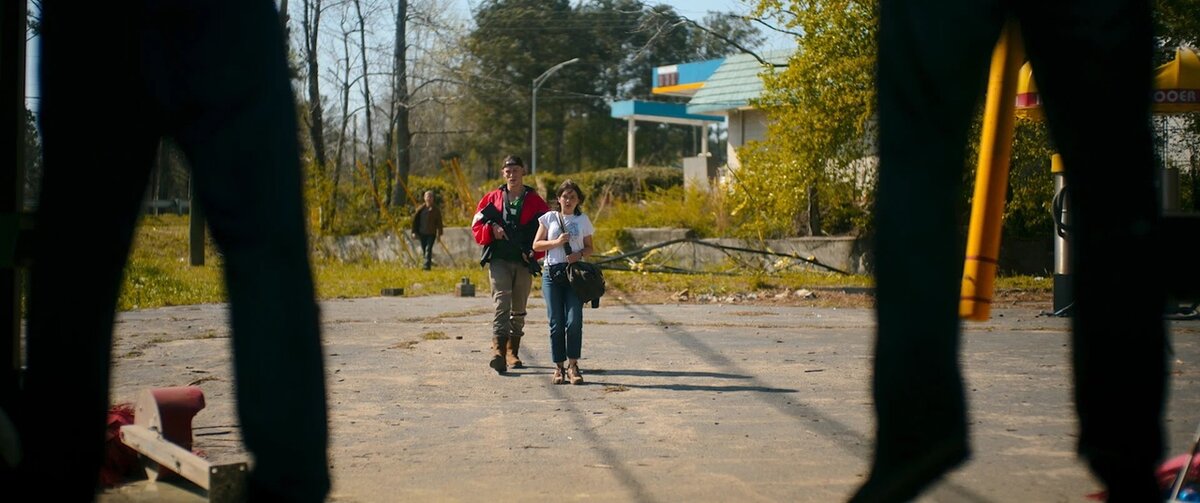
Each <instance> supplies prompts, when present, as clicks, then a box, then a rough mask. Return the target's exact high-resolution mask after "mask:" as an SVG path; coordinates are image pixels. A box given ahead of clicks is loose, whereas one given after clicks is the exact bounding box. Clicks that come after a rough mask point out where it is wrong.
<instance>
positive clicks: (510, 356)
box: [504, 335, 525, 369]
mask: <svg viewBox="0 0 1200 503" xmlns="http://www.w3.org/2000/svg"><path fill="white" fill-rule="evenodd" d="M519 349H521V338H520V337H515V336H511V335H510V336H508V352H507V353H506V354H505V355H504V358H505V360H506V361H507V362H508V366H509V367H512V368H514V369H523V368H525V363H523V362H522V361H521V357H520V356H518V355H517V350H519Z"/></svg>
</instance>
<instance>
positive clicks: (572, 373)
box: [567, 362, 583, 384]
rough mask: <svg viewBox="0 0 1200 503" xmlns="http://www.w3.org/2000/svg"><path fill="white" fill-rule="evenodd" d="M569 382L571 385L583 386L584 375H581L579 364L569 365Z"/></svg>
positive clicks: (572, 363)
mask: <svg viewBox="0 0 1200 503" xmlns="http://www.w3.org/2000/svg"><path fill="white" fill-rule="evenodd" d="M567 380H569V381H571V384H583V374H580V373H579V364H578V363H576V362H571V363H569V364H567Z"/></svg>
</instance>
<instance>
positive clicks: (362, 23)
mask: <svg viewBox="0 0 1200 503" xmlns="http://www.w3.org/2000/svg"><path fill="white" fill-rule="evenodd" d="M354 11H355V13H356V14H357V15H358V36H359V46H358V49H359V51H360V54H361V57H362V85H361V86H360V87H359V88H360V89H361V90H362V97H363V113H364V114H365V115H366V117H365V118H366V122H365V123H364V125H365V126H366V127H367V136H366V138H365V144H366V147H367V172H368V173H369V174H370V179H371V183H372V184H375V183H376V180H375V146H374V144H373V135H372V128H371V80H370V66H371V65H370V64H369V63H368V61H367V21H366V18H364V17H363V11H362V2H361V0H354Z"/></svg>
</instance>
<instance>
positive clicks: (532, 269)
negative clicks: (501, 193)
mask: <svg viewBox="0 0 1200 503" xmlns="http://www.w3.org/2000/svg"><path fill="white" fill-rule="evenodd" d="M479 214H480V215H482V216H483V218H482V219H480V221H482V222H483V223H484V224H499V225H500V227H501V228H503V229H504V234H505V235H506V236H508V241H509V242H511V243H512V244H514V245H517V247H518V248H520V249H521V253H522V254H523V255H524V256H525V257H528V259H527V260H526V262H525V265H526V266H527V267H529V274H532V275H534V276H538V275H540V274H541V273H542V267H541V266H540V265H538V263H537V260H534V258H533V244H532V243H531V242H529V241H528V240H526V239H523V238H524V236H523V234H524V232H522V231H521V228H520V227H519V226H517V225H516V224H514V223H510V222H507V221H505V220H504V215H503V214H502V213H500V210H498V209H496V207H495V206H492V205H490V204H489V205H487V206H484V207H483V209H482V210H479ZM485 253H487V252H485Z"/></svg>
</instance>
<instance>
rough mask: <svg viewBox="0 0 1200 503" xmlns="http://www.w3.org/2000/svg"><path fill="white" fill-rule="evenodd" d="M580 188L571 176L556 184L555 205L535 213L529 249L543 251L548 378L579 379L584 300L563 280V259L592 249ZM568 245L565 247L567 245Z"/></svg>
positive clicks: (573, 259)
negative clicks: (550, 362) (534, 230)
mask: <svg viewBox="0 0 1200 503" xmlns="http://www.w3.org/2000/svg"><path fill="white" fill-rule="evenodd" d="M583 201H584V195H583V191H582V190H580V189H579V185H576V184H575V182H573V181H571V180H567V181H564V182H563V183H562V185H559V186H558V205H559V206H558V207H559V208H560V210H559V211H551V212H549V213H546V214H545V215H542V216H541V218H539V219H538V230H537V236H536V237H535V238H534V239H533V249H534V250H537V251H541V252H545V253H546V260H545V261H544V265H543V267H544V268H543V270H542V297H543V298H545V299H546V314H547V317H549V318H550V354H551V356H552V357H553V358H554V377H553V378H552V379H551V382H553V383H554V384H563V382H564V381H570V382H571V384H583V374H581V373H580V372H579V357H580V354H581V351H582V348H583V301H581V300H579V297H578V296H576V295H575V291H574V290H572V289H571V284H570V283H569V282H568V281H567V276H566V267H567V264H570V263H574V262H578V261H580V260H583V259H584V257H587V256H588V255H591V254H592V249H593V248H592V234H594V233H595V232H596V229H595V228H594V227H592V221H591V220H590V219H588V216H587V215H584V214H583V211H582V210H580V209H579V205H580V204H583ZM568 248H569V249H568Z"/></svg>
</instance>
